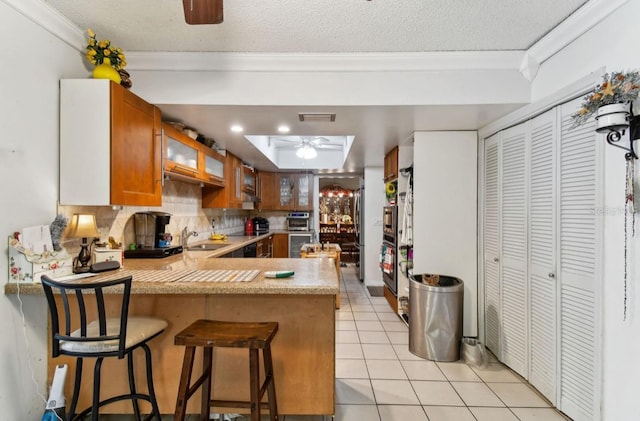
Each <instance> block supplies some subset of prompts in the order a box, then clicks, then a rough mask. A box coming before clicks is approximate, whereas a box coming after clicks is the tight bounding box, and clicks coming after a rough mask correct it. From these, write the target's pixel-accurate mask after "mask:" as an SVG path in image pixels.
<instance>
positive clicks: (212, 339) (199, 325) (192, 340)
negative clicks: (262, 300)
mask: <svg viewBox="0 0 640 421" xmlns="http://www.w3.org/2000/svg"><path fill="white" fill-rule="evenodd" d="M277 331H278V323H277V322H256V323H253V322H224V321H218V320H204V319H201V320H197V321H195V322H193V323H192V324H190V325H189V326H187V327H186V328H185V329H184V330H183V331H182V332H180V333H178V334H177V335H176V336H175V342H174V343H175V344H176V345H185V346H203V347H213V346H217V347H223V348H264V347H265V346H266V345H267V344H269V343H270V342H271V340H272V339H273V337H274V336H275V334H276V332H277Z"/></svg>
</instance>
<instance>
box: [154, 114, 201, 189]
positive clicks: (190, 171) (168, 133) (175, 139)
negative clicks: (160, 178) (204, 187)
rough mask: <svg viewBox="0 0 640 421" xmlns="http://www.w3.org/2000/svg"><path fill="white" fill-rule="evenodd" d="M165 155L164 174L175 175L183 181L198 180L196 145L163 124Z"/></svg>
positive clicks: (197, 149) (191, 140)
mask: <svg viewBox="0 0 640 421" xmlns="http://www.w3.org/2000/svg"><path fill="white" fill-rule="evenodd" d="M162 130H163V132H164V137H165V139H164V142H165V155H164V170H165V173H169V174H175V175H176V176H177V177H178V179H180V180H184V181H190V180H189V179H191V181H194V182H195V181H200V180H199V174H200V169H199V165H201V164H199V162H198V152H199V147H198V144H197V143H196V142H195V141H193V139H191V138H189V137H188V136H186V135H185V134H183V133H181V132H179V131H178V130H176V129H175V128H173V127H171V126H170V125H169V124H163V125H162Z"/></svg>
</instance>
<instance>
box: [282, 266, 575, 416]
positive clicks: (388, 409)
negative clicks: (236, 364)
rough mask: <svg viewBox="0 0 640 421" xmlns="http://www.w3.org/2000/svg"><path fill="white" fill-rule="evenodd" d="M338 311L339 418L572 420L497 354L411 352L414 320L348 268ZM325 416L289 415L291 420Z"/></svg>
mask: <svg viewBox="0 0 640 421" xmlns="http://www.w3.org/2000/svg"><path fill="white" fill-rule="evenodd" d="M343 276H344V282H343V284H342V292H341V299H342V306H341V308H340V309H339V310H337V311H336V415H335V420H336V421H533V420H536V421H565V420H567V419H568V418H566V417H565V416H563V415H562V414H560V413H559V412H558V411H556V410H555V409H554V408H552V407H551V406H550V405H549V403H548V402H547V401H546V400H545V399H543V398H542V397H541V396H540V395H539V394H538V393H537V392H536V391H534V390H533V389H532V388H531V387H530V386H529V385H528V384H527V383H526V382H524V381H523V380H522V378H520V377H519V376H518V375H516V374H514V373H513V372H512V371H511V370H509V369H508V368H507V367H505V366H504V365H502V364H500V363H498V362H497V360H495V358H493V357H491V358H490V363H489V364H488V366H487V367H486V368H485V369H478V368H474V367H471V366H468V365H466V364H464V363H463V362H453V363H443V362H433V361H427V360H424V359H422V358H419V357H417V356H415V355H413V354H411V353H410V352H409V345H408V343H409V335H408V328H407V326H406V325H405V324H404V323H403V322H402V320H400V318H398V316H397V315H396V314H395V313H393V310H392V309H391V308H390V306H389V305H388V303H387V301H386V300H385V298H384V297H371V296H370V295H369V293H368V292H367V290H366V288H364V285H363V284H362V283H361V282H360V281H359V280H358V279H357V278H356V274H355V267H354V266H353V265H349V266H348V267H346V268H343ZM319 420H322V417H320V416H318V417H309V416H292V415H289V416H286V417H284V421H319Z"/></svg>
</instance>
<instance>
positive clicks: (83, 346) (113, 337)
mask: <svg viewBox="0 0 640 421" xmlns="http://www.w3.org/2000/svg"><path fill="white" fill-rule="evenodd" d="M41 279H42V287H43V288H44V294H45V296H46V297H47V303H48V305H49V314H50V316H51V346H52V350H51V354H52V357H54V358H55V357H58V356H59V355H70V356H74V357H76V370H75V383H74V386H73V398H72V399H71V407H70V408H69V412H68V414H67V416H66V419H67V420H69V421H72V420H80V419H82V418H84V417H85V416H86V415H87V414H88V413H89V412H91V420H92V421H97V420H98V416H99V408H100V407H102V406H104V405H107V404H110V403H113V402H117V401H121V400H125V399H127V400H128V399H130V400H131V403H132V405H133V412H134V414H135V416H136V419H137V420H141V419H142V418H141V415H140V408H139V406H138V400H146V401H148V402H149V403H150V404H151V414H149V415H148V416H147V417H146V418H145V419H152V418H155V419H156V420H158V421H160V411H159V410H158V403H157V401H156V396H155V391H154V389H153V376H152V370H151V350H150V349H149V346H148V345H147V342H148V341H150V340H151V339H153V338H155V337H156V336H158V335H159V334H160V333H162V331H163V330H164V329H165V328H166V327H167V322H166V321H165V320H161V319H155V318H151V317H128V314H129V298H130V294H131V276H127V277H123V278H119V279H115V280H105V281H97V282H96V281H91V280H82V281H80V282H78V281H70V282H58V281H54V280H53V279H51V278H49V277H47V276H46V275H43V276H42V278H41ZM105 288H110V289H111V288H121V289H122V291H120V290H117V291H116V292H115V293H114V294H113V295H111V297H117V298H118V300H117V301H118V303H117V311H118V313H117V315H116V317H107V311H106V308H107V307H108V308H115V307H112V306H111V305H110V304H111V303H109V305H108V306H107V305H106V303H105V298H104V295H106V294H105V293H104V289H105ZM54 291H55V292H56V294H55V296H59V297H60V300H61V301H62V305H61V306H60V307H61V308H60V309H59V308H58V304H57V303H56V299H55V296H54ZM88 304H91V306H89V305H88ZM93 304H95V309H96V312H97V319H95V320H93V321H90V322H87V310H88V309H93V307H94V305H93ZM61 319H62V320H61ZM72 329H75V330H73V331H72ZM138 348H142V349H143V350H144V353H145V358H146V375H147V389H148V393H147V394H141V393H138V392H137V391H136V385H135V378H134V369H133V351H134V350H136V349H138ZM125 356H126V357H127V369H128V378H129V393H125V394H122V395H118V396H113V397H111V398H108V399H104V400H100V373H101V371H100V368H101V367H102V360H103V359H104V358H107V357H117V358H118V359H122V358H124V357H125ZM87 357H91V358H95V359H96V362H95V366H94V370H93V397H92V404H91V406H90V407H88V408H86V409H85V410H83V411H82V412H80V413H79V414H77V415H76V413H75V412H76V406H77V404H78V396H79V394H80V385H81V383H82V362H83V358H87Z"/></svg>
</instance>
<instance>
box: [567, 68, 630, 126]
mask: <svg viewBox="0 0 640 421" xmlns="http://www.w3.org/2000/svg"><path fill="white" fill-rule="evenodd" d="M639 94H640V72H637V71H632V72H627V73H622V72H612V73H611V74H609V73H605V74H604V75H603V76H602V83H601V84H599V85H598V86H596V87H595V89H594V90H593V92H591V93H589V94H588V95H587V96H585V97H584V98H583V99H584V102H583V103H582V107H581V108H580V110H578V112H576V113H575V114H573V115H572V116H571V117H572V118H573V127H575V126H577V125H580V124H583V123H585V122H586V121H587V120H588V119H589V118H590V117H591V116H592V115H594V114H595V113H596V112H597V111H598V108H600V107H602V106H603V105H610V104H624V103H626V102H630V101H634V100H636V99H637V98H638V95H639Z"/></svg>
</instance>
